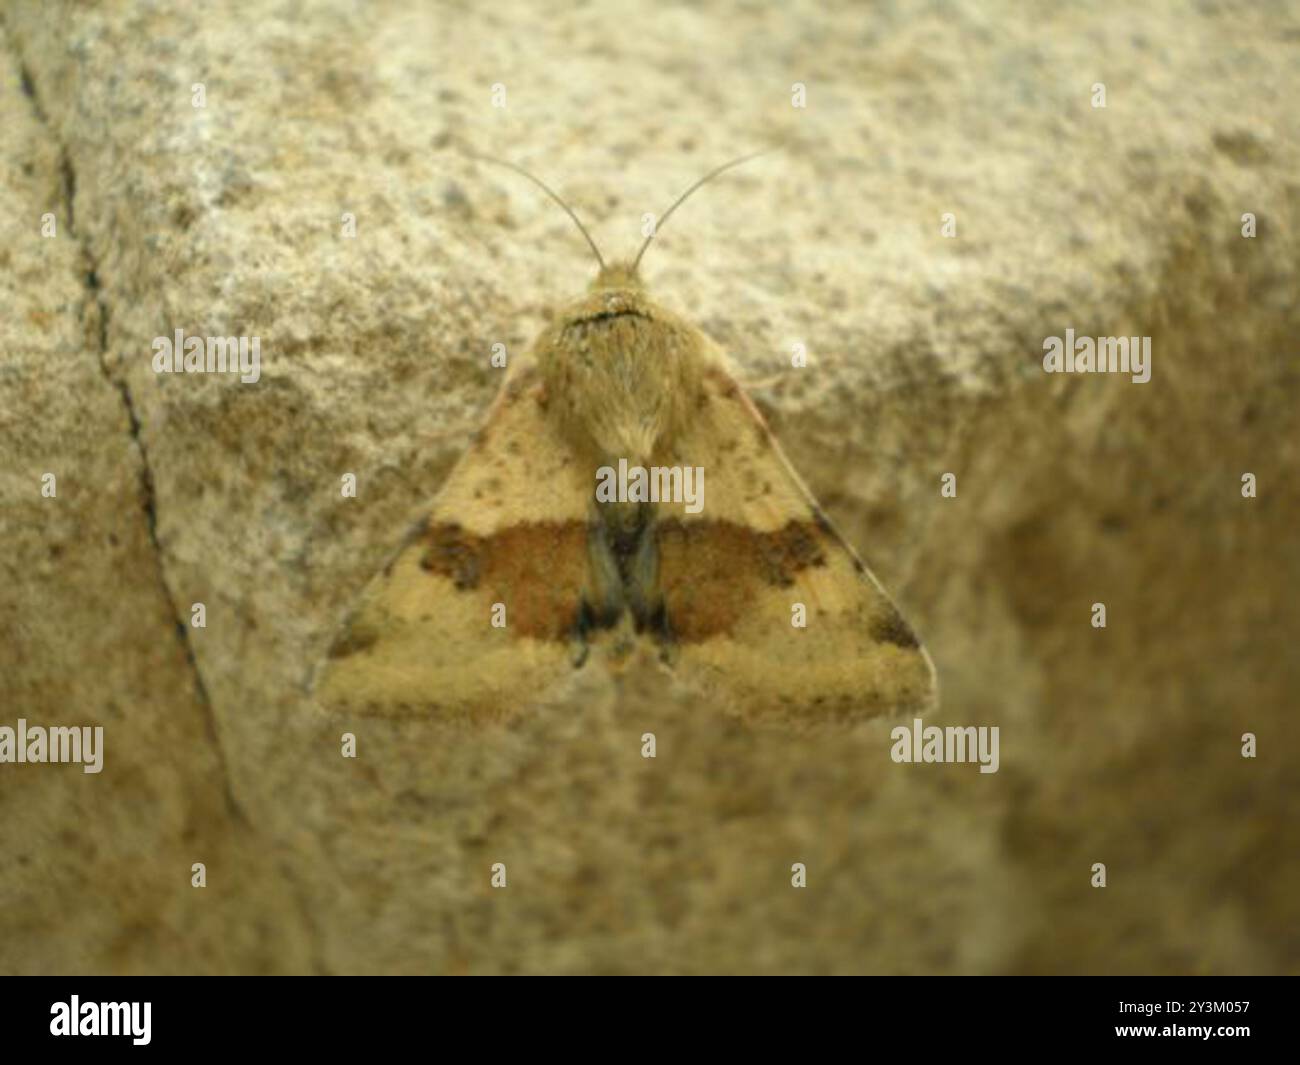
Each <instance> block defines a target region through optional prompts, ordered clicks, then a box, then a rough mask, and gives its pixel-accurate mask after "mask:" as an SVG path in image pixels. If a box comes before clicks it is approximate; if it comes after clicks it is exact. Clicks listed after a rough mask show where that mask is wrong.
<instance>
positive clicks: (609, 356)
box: [543, 314, 703, 464]
mask: <svg viewBox="0 0 1300 1065" xmlns="http://www.w3.org/2000/svg"><path fill="white" fill-rule="evenodd" d="M702 369H703V367H702V363H701V356H700V350H699V344H698V342H697V338H696V337H695V336H694V335H693V334H692V333H691V332H690V331H688V330H686V329H685V328H683V327H682V326H680V325H679V324H678V323H676V322H673V321H671V320H668V321H665V320H662V319H660V318H659V317H658V316H655V317H651V316H649V315H644V314H622V315H617V316H613V317H597V318H587V319H577V320H571V321H570V322H568V323H566V324H565V325H564V326H563V327H562V328H561V329H560V331H559V332H558V335H556V336H555V337H554V339H553V340H552V342H551V343H550V344H549V345H547V350H546V351H545V352H544V353H543V370H544V373H545V375H546V378H547V384H548V391H549V392H550V393H551V394H552V395H554V396H555V397H556V399H557V402H558V403H559V404H560V409H561V411H562V414H563V417H564V420H565V421H566V422H567V423H569V427H570V429H571V431H573V432H575V433H576V434H577V435H578V436H580V437H584V438H585V440H586V442H587V443H588V444H589V445H590V446H592V447H594V448H595V450H596V452H597V453H598V454H600V455H602V456H605V457H609V458H614V459H617V458H625V459H627V460H628V462H629V463H635V464H645V463H646V462H648V460H649V459H650V457H651V456H652V455H654V454H655V453H656V452H657V451H658V450H659V449H660V447H661V446H662V445H663V444H664V443H665V441H666V440H669V439H671V438H672V437H674V436H675V435H676V434H677V433H678V432H680V429H681V426H682V425H683V424H685V421H686V418H687V416H688V415H689V412H690V410H691V408H692V405H693V403H694V402H695V398H696V396H697V395H698V393H699V390H700V387H701V375H702Z"/></svg>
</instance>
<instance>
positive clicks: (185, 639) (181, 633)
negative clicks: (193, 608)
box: [16, 57, 249, 825]
mask: <svg viewBox="0 0 1300 1065" xmlns="http://www.w3.org/2000/svg"><path fill="white" fill-rule="evenodd" d="M16 58H17V62H18V72H19V77H20V79H21V82H22V90H23V93H24V94H25V95H26V96H27V97H28V98H29V99H30V100H31V102H32V112H33V113H34V114H35V116H36V119H37V121H38V122H39V123H40V124H41V125H42V126H43V127H45V129H47V130H48V131H49V133H50V136H51V137H52V138H53V143H54V144H55V145H57V147H58V152H59V174H60V178H61V184H62V190H61V193H62V198H63V208H64V211H65V212H66V215H67V227H68V234H69V235H70V236H71V237H72V239H73V240H75V241H76V243H77V245H78V247H79V249H80V251H81V256H82V259H83V260H84V262H85V263H86V267H87V268H86V273H85V288H86V293H87V294H88V296H89V297H90V302H91V304H92V305H93V306H94V308H95V313H96V317H97V319H98V321H97V325H98V344H99V351H98V359H99V369H100V373H101V374H102V375H103V377H104V380H105V381H106V382H107V383H108V384H110V385H112V386H113V387H115V388H116V389H117V392H118V395H119V396H121V399H122V405H123V407H125V408H126V415H127V419H128V421H129V423H130V430H131V441H132V443H133V444H134V446H135V449H136V451H137V453H138V454H139V456H140V478H139V479H140V492H141V497H142V502H143V507H144V513H145V525H146V528H147V531H148V534H149V543H150V544H151V545H152V547H153V554H154V562H155V564H156V568H157V577H158V584H159V587H160V588H161V590H162V594H163V597H164V600H165V601H166V603H167V607H168V610H169V611H170V612H171V615H172V618H173V619H174V620H175V628H176V636H177V639H179V640H180V643H181V649H182V650H183V651H184V653H185V660H186V662H188V663H189V667H190V672H191V674H192V675H193V677H194V689H195V692H196V693H197V695H198V699H199V704H200V706H201V707H202V711H203V720H204V731H205V732H206V733H207V736H208V740H209V742H210V743H211V744H212V747H213V750H214V751H215V753H216V758H217V768H218V771H219V772H220V774H221V782H222V790H223V793H224V796H225V802H226V807H227V809H228V810H229V812H230V814H231V816H232V817H233V818H234V819H235V820H236V821H238V822H239V823H241V824H244V825H247V824H249V820H248V817H247V816H246V815H245V813H244V811H243V808H242V807H241V806H240V805H239V801H238V799H236V797H235V793H234V789H233V788H232V786H231V782H230V770H229V766H228V764H227V762H226V754H225V749H224V747H223V746H222V744H221V736H220V733H219V732H218V729H217V720H216V713H215V711H214V708H213V705H212V699H211V696H210V695H209V694H208V688H207V685H206V684H205V683H204V681H203V674H202V672H201V671H200V669H199V662H198V658H197V657H196V656H195V653H194V645H193V644H192V643H191V642H190V635H189V630H188V629H187V628H186V626H185V620H184V618H183V616H182V615H181V612H180V610H179V607H178V604H177V601H176V596H175V595H174V594H173V592H172V588H171V585H170V583H169V582H168V580H167V569H166V565H165V563H164V561H163V551H162V544H161V543H160V542H159V540H158V505H157V495H156V491H155V486H154V477H153V467H152V465H151V464H150V462H149V452H148V449H147V448H146V447H145V443H144V439H143V438H142V436H141V423H140V416H139V414H138V413H137V412H136V407H135V401H134V399H133V398H132V396H131V389H130V387H129V386H128V385H127V383H126V381H125V380H124V379H121V378H115V377H114V376H113V373H112V370H111V369H110V367H109V363H108V323H109V309H108V302H107V300H106V298H105V296H104V292H103V290H102V289H101V287H100V284H99V275H98V265H99V264H98V262H97V261H96V259H95V256H94V254H93V253H92V252H91V250H90V243H89V241H88V240H87V239H86V238H84V237H82V236H81V234H80V233H79V232H78V230H77V226H76V221H75V215H74V207H73V205H74V202H75V199H76V194H77V175H76V170H75V169H74V167H73V165H72V157H71V156H70V155H69V153H68V149H67V145H65V144H64V143H63V141H62V139H61V138H60V137H58V136H55V130H54V126H53V124H52V123H51V122H50V120H49V116H48V115H47V114H46V112H45V109H44V107H43V106H42V105H41V100H40V96H39V95H38V94H37V92H36V85H35V82H34V81H33V80H32V76H31V72H30V71H29V70H28V69H27V65H26V64H25V63H24V62H23V61H22V59H21V57H16Z"/></svg>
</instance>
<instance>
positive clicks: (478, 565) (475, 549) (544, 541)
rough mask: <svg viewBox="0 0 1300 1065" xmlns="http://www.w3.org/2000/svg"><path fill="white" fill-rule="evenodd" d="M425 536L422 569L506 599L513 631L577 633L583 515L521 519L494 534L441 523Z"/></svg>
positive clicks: (542, 635)
mask: <svg viewBox="0 0 1300 1065" xmlns="http://www.w3.org/2000/svg"><path fill="white" fill-rule="evenodd" d="M422 542H423V543H424V553H423V555H421V557H420V568H421V569H423V570H425V571H426V572H428V573H436V574H438V575H439V576H441V577H446V578H447V579H448V580H450V581H451V582H452V584H454V585H455V586H456V588H457V589H458V590H459V591H463V592H470V591H477V592H479V593H481V594H482V595H483V596H485V597H486V598H487V601H488V602H491V603H498V602H499V603H504V604H505V606H506V628H507V630H509V631H511V632H513V633H514V634H515V635H517V636H530V637H532V638H534V639H539V640H563V639H567V638H568V637H569V635H570V634H571V633H572V631H573V628H574V625H575V623H576V622H577V617H578V605H579V602H580V599H581V594H582V587H583V583H584V581H585V579H586V575H587V569H586V566H587V527H586V525H585V524H584V523H583V522H579V521H568V522H521V523H519V524H517V525H511V526H508V527H506V528H503V529H501V530H500V531H498V532H495V533H492V534H491V535H488V536H479V535H477V534H475V533H471V532H466V531H465V530H464V529H463V528H461V527H460V526H459V525H456V524H454V523H438V524H434V525H431V526H430V528H429V529H428V530H427V531H426V532H425V534H424V536H423V537H422Z"/></svg>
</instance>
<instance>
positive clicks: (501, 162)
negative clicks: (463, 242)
mask: <svg viewBox="0 0 1300 1065" xmlns="http://www.w3.org/2000/svg"><path fill="white" fill-rule="evenodd" d="M467 154H468V155H469V156H470V158H471V159H481V160H482V161H483V162H485V163H496V164H497V166H504V167H505V168H506V169H507V170H513V171H514V172H515V173H516V174H518V175H520V176H521V177H526V178H527V179H528V180H529V181H531V182H532V183H533V184H534V185H536V186H537V187H538V188H539V189H541V190H542V191H543V192H544V193H546V195H547V196H549V197H550V198H551V199H553V200H554V201H555V202H556V203H558V204H559V205H560V206H561V207H562V208H564V213H565V214H567V215H568V216H569V217H570V218H572V219H573V224H574V225H575V226H577V227H578V232H580V233H581V234H582V235H583V236H584V237H585V238H586V239H587V245H588V247H590V248H591V253H592V254H593V255H594V256H596V262H598V263H599V264H600V268H601V269H602V270H604V269H605V259H604V257H603V256H602V255H601V254H600V249H599V248H598V247H596V242H595V241H594V240H592V239H591V234H590V233H588V232H587V227H586V226H584V225H583V224H582V222H581V220H580V219H579V218H578V216H577V215H576V214H574V213H573V208H572V207H570V206H569V205H568V204H567V203H565V202H564V201H563V200H562V199H560V197H559V196H558V195H557V194H556V193H555V192H553V191H552V190H551V189H550V187H549V186H548V185H547V184H546V182H544V181H543V180H542V179H541V178H539V177H534V176H533V175H532V174H530V173H529V172H528V171H527V170H525V169H524V168H523V167H522V166H516V165H515V164H514V163H512V162H510V161H509V160H508V159H497V158H496V157H495V156H491V155H479V154H478V153H477V152H469V153H467Z"/></svg>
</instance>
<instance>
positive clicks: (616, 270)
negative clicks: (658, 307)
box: [591, 262, 642, 292]
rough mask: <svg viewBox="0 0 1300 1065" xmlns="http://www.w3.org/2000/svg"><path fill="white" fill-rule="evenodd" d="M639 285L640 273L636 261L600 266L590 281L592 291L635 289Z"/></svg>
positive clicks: (639, 286) (638, 287)
mask: <svg viewBox="0 0 1300 1065" xmlns="http://www.w3.org/2000/svg"><path fill="white" fill-rule="evenodd" d="M641 287H642V284H641V275H640V274H638V273H637V270H636V263H632V262H626V263H609V264H608V265H607V266H602V267H601V268H600V272H599V273H598V274H596V277H595V279H594V280H593V281H592V282H591V291H592V292H610V291H615V292H621V291H635V290H637V289H640V288H641Z"/></svg>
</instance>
